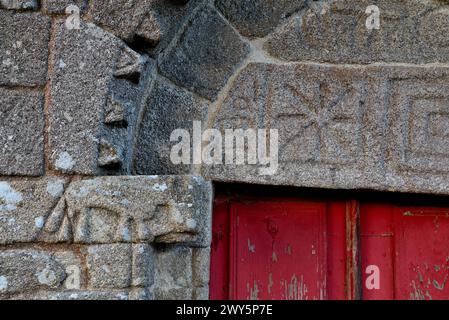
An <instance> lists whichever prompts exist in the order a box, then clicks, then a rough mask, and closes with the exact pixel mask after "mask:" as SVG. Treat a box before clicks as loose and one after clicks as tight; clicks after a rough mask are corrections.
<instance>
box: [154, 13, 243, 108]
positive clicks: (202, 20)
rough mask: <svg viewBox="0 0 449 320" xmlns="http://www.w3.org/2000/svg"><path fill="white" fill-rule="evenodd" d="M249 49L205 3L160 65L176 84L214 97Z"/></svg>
mask: <svg viewBox="0 0 449 320" xmlns="http://www.w3.org/2000/svg"><path fill="white" fill-rule="evenodd" d="M248 52H249V49H248V45H247V44H245V43H244V42H243V41H242V40H241V39H240V38H239V36H238V35H237V34H236V33H235V32H234V30H233V29H232V28H231V27H230V26H229V24H228V23H227V22H226V21H225V20H223V18H221V16H220V15H219V14H218V13H217V12H216V10H215V9H212V8H210V7H208V6H206V7H205V8H204V9H201V10H199V11H198V12H197V13H196V14H195V15H194V16H193V17H192V18H191V20H190V24H189V26H188V28H187V29H186V30H185V31H184V32H183V34H182V35H181V41H180V43H179V45H178V46H177V47H173V48H172V49H171V50H170V51H169V52H168V53H166V54H165V55H164V57H163V59H162V60H161V63H160V69H161V72H162V74H163V75H165V76H166V77H168V78H170V79H171V80H173V81H175V82H176V83H177V84H179V85H181V86H184V87H187V88H189V89H191V90H192V91H195V92H197V93H199V94H200V95H201V96H204V97H206V98H208V99H211V100H213V99H215V98H216V96H217V94H218V92H219V91H220V89H221V88H222V87H223V86H224V85H225V84H226V82H227V80H228V78H229V77H230V76H231V75H232V73H233V72H234V70H235V68H236V67H237V66H238V65H239V64H240V63H241V62H242V60H243V59H244V58H245V56H246V55H247V54H248Z"/></svg>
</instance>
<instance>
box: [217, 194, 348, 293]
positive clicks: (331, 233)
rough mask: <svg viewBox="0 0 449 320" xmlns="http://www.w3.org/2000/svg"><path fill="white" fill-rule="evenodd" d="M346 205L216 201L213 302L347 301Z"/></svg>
mask: <svg viewBox="0 0 449 320" xmlns="http://www.w3.org/2000/svg"><path fill="white" fill-rule="evenodd" d="M345 214H346V204H345V203H344V202H335V203H329V202H326V201H315V202H314V201H301V200H297V199H295V200H290V199H274V200H268V201H267V200H264V201H247V202H239V201H226V200H222V201H220V200H217V202H216V206H215V212H214V224H213V244H212V264H211V270H212V272H211V285H210V289H211V299H228V298H230V299H238V300H241V299H263V300H265V299H281V300H318V299H343V298H345V281H344V278H345V261H346V255H345Z"/></svg>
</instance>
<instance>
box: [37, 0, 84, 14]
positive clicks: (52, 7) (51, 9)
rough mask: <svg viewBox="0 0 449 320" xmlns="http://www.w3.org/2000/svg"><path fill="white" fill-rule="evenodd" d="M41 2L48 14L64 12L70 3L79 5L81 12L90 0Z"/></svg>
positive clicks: (44, 0)
mask: <svg viewBox="0 0 449 320" xmlns="http://www.w3.org/2000/svg"><path fill="white" fill-rule="evenodd" d="M41 2H42V8H43V10H44V12H45V13H48V14H64V13H65V12H66V8H67V7H68V6H70V5H75V6H77V7H78V8H79V9H80V14H81V13H82V12H83V11H84V10H85V9H86V8H87V4H88V0H42V1H41Z"/></svg>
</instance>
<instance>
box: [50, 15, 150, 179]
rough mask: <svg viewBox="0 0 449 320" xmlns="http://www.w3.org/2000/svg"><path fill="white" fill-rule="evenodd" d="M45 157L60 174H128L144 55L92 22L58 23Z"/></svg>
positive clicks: (142, 77)
mask: <svg viewBox="0 0 449 320" xmlns="http://www.w3.org/2000/svg"><path fill="white" fill-rule="evenodd" d="M55 28H56V36H55V51H54V53H53V55H52V61H53V63H54V65H53V66H52V72H51V103H50V106H49V109H50V117H49V124H50V130H49V147H50V152H49V158H50V159H49V160H50V164H51V166H52V168H54V169H55V170H57V171H60V172H64V173H78V174H90V175H92V174H100V173H104V172H109V171H112V172H113V173H122V174H123V173H126V172H127V171H128V164H127V160H128V158H129V157H130V156H129V153H130V151H131V150H130V149H131V148H130V147H129V144H130V143H131V141H132V139H133V130H134V128H135V125H136V124H135V122H136V121H137V120H136V119H137V115H138V114H139V110H140V100H139V99H140V97H141V95H140V94H139V92H140V90H142V88H143V87H144V85H143V84H140V85H139V83H140V80H142V83H144V82H146V81H147V79H148V77H146V76H142V75H141V74H142V73H143V72H144V70H145V68H146V66H147V59H145V58H144V57H143V56H141V55H140V54H138V53H137V52H135V51H133V50H132V49H130V48H129V47H128V46H127V45H126V44H125V43H123V42H122V41H121V40H120V39H118V38H116V37H114V36H113V35H111V34H109V33H107V32H105V31H103V30H102V29H100V28H98V27H97V26H95V25H93V24H86V23H84V22H82V23H81V26H80V30H76V29H68V28H67V26H66V25H65V23H63V22H59V23H57V24H56V27H55Z"/></svg>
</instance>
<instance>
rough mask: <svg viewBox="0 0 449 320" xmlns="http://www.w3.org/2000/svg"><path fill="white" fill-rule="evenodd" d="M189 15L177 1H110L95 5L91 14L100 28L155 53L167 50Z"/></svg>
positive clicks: (94, 3) (97, 2) (185, 7)
mask: <svg viewBox="0 0 449 320" xmlns="http://www.w3.org/2000/svg"><path fill="white" fill-rule="evenodd" d="M192 2H194V1H192ZM187 11H188V6H186V5H185V4H184V3H179V2H176V1H167V0H132V1H130V0H109V1H94V2H93V5H92V7H91V10H90V14H91V15H92V17H93V20H94V22H95V23H96V24H98V25H99V26H102V27H103V28H105V29H106V30H108V31H110V32H112V33H113V34H114V35H116V36H117V37H119V38H121V39H123V40H125V41H127V42H132V43H136V44H137V45H138V46H141V47H142V48H145V50H146V51H149V52H151V53H153V52H157V51H159V50H160V49H162V47H165V46H166V44H167V41H169V40H170V38H171V37H172V35H173V33H174V32H175V30H176V27H177V26H178V24H179V23H180V21H181V20H182V18H183V17H184V15H185V14H186V12H187ZM141 42H142V43H141Z"/></svg>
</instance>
